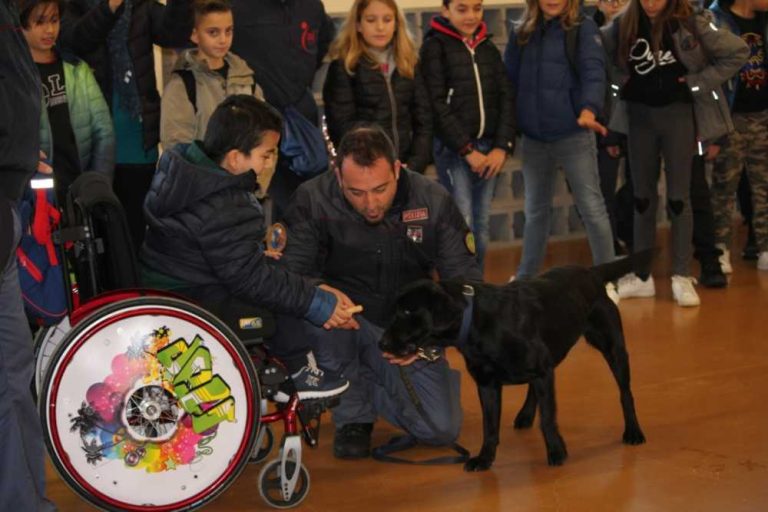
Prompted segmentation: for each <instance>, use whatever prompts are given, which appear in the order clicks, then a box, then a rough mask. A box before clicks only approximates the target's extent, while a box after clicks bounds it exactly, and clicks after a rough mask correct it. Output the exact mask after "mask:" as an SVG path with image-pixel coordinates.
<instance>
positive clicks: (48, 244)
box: [32, 189, 61, 265]
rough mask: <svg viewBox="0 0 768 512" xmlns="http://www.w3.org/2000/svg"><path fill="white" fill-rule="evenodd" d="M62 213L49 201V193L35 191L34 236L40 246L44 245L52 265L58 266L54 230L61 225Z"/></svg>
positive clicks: (41, 190) (42, 190)
mask: <svg viewBox="0 0 768 512" xmlns="http://www.w3.org/2000/svg"><path fill="white" fill-rule="evenodd" d="M60 220H61V213H60V212H59V210H57V209H56V207H54V206H53V205H52V204H51V203H50V202H49V201H48V191H47V190H45V189H38V190H36V191H35V212H34V215H33V219H32V236H34V237H35V241H37V243H38V244H40V245H44V246H45V250H46V251H47V252H48V261H49V262H50V264H51V265H58V264H59V259H58V258H57V257H56V247H55V246H54V245H53V230H54V229H55V228H56V226H58V225H59V221H60Z"/></svg>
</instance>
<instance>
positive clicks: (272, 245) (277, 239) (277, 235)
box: [266, 222, 288, 252]
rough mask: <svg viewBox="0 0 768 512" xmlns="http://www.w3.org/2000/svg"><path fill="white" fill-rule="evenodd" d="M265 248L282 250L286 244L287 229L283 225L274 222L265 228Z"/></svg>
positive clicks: (276, 250)
mask: <svg viewBox="0 0 768 512" xmlns="http://www.w3.org/2000/svg"><path fill="white" fill-rule="evenodd" d="M266 243H267V249H268V250H270V251H275V252H283V249H285V246H286V245H288V230H287V229H286V227H285V226H283V225H282V224H280V223H279V222H276V223H274V224H272V225H271V226H269V227H268V228H267V236H266Z"/></svg>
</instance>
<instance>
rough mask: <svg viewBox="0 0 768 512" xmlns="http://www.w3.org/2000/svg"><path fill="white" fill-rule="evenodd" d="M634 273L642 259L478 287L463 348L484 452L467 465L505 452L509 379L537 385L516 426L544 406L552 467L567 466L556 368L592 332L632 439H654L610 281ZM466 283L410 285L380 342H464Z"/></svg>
mask: <svg viewBox="0 0 768 512" xmlns="http://www.w3.org/2000/svg"><path fill="white" fill-rule="evenodd" d="M631 270H632V262H631V261H630V260H629V259H624V260H619V261H616V262H612V263H608V264H605V265H600V266H597V267H592V268H584V267H575V266H571V267H560V268H555V269H553V270H550V271H548V272H546V273H544V274H542V275H541V276H539V277H536V278H533V279H527V280H520V281H514V282H512V283H509V284H507V285H505V286H495V285H490V284H472V287H473V288H474V299H473V300H474V305H473V314H472V318H471V325H470V328H469V335H468V336H467V339H466V341H465V342H464V343H462V344H460V345H458V346H457V348H458V349H459V350H460V351H461V353H462V354H463V355H464V359H465V361H466V365H467V369H468V370H469V373H470V374H471V375H472V377H473V378H474V379H475V382H476V383H477V387H478V392H479V395H480V405H481V408H482V411H483V446H482V449H481V450H480V453H479V455H478V456H476V457H473V458H471V459H470V460H469V461H468V462H467V463H466V464H465V466H464V469H465V470H467V471H482V470H486V469H488V468H490V467H491V464H492V463H493V460H494V458H495V457H496V447H497V445H498V444H499V422H500V418H501V386H502V385H503V384H522V383H529V388H528V395H527V397H526V399H525V403H524V404H523V407H522V409H521V410H520V412H519V413H518V414H517V417H516V418H515V428H527V427H530V426H531V425H532V423H533V419H534V416H535V414H536V405H537V403H538V406H539V413H540V415H541V420H540V424H541V431H542V433H543V435H544V442H545V443H546V446H547V461H548V463H549V464H550V465H560V464H562V463H563V461H564V460H565V458H566V457H567V452H566V448H565V442H564V441H563V438H562V437H561V436H560V432H559V430H558V428H557V422H556V414H555V381H554V369H555V367H556V366H557V365H558V364H559V363H560V362H561V361H562V360H563V359H564V358H565V356H566V355H567V354H568V351H569V350H570V349H571V347H573V345H574V344H575V343H576V342H577V341H578V339H579V337H580V336H582V335H584V337H585V338H586V340H587V342H588V343H589V344H590V345H592V346H593V347H595V348H596V349H598V350H599V351H600V352H601V353H602V354H603V357H604V358H605V360H606V361H607V362H608V366H610V368H611V371H612V372H613V376H614V377H615V378H616V382H617V383H618V386H619V390H620V392H621V407H622V409H623V412H624V425H625V428H624V437H623V440H624V443H626V444H641V443H644V442H645V437H644V436H643V433H642V431H641V430H640V425H639V424H638V422H637V416H636V415H635V405H634V400H633V398H632V392H631V391H630V387H629V380H630V379H629V357H628V355H627V351H626V348H625V344H624V333H623V329H622V325H621V317H620V315H619V310H618V308H617V307H616V305H615V304H614V303H613V302H612V301H611V299H610V298H609V297H608V295H607V294H606V291H605V283H607V282H608V281H615V280H616V279H618V278H619V277H620V276H622V275H624V274H626V273H628V272H631ZM465 284H466V283H463V282H457V281H443V282H440V283H435V282H433V281H430V280H421V281H418V282H415V283H413V284H411V285H409V286H407V287H406V288H405V289H404V290H403V291H402V293H401V295H400V296H399V298H398V301H397V308H396V314H395V317H394V320H393V321H392V323H391V325H390V326H389V328H388V329H387V330H386V332H385V333H384V335H383V337H382V339H381V341H380V342H379V345H380V348H381V349H382V350H383V351H385V352H390V353H393V354H396V355H398V356H407V355H411V354H414V353H416V352H417V351H418V350H419V349H433V348H434V347H444V346H449V345H457V341H456V340H457V338H458V335H459V332H460V329H461V323H462V316H463V313H464V310H465V307H466V306H467V305H468V300H470V299H469V298H468V297H467V296H466V295H465V294H464V291H465V288H464V285H465Z"/></svg>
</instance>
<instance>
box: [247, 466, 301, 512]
mask: <svg viewBox="0 0 768 512" xmlns="http://www.w3.org/2000/svg"><path fill="white" fill-rule="evenodd" d="M296 471H298V472H299V474H298V479H297V480H296V487H295V488H294V490H293V494H291V496H290V497H289V498H288V499H285V495H284V494H283V485H284V483H285V480H288V479H290V478H291V477H292V476H293V475H294V473H295V472H296ZM285 473H286V476H285V478H283V471H282V461H281V460H280V459H275V460H272V461H270V462H268V463H267V465H266V466H264V468H263V469H262V470H261V473H260V474H259V494H261V497H262V498H264V501H266V502H267V503H268V504H269V505H270V506H272V507H275V508H291V507H295V506H296V505H298V504H299V503H301V502H302V501H304V498H306V497H307V494H309V471H307V468H306V467H305V466H304V464H299V465H298V467H297V464H296V461H293V460H290V459H288V460H286V461H285Z"/></svg>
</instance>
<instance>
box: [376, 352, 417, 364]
mask: <svg viewBox="0 0 768 512" xmlns="http://www.w3.org/2000/svg"><path fill="white" fill-rule="evenodd" d="M382 355H383V356H384V359H386V360H387V361H389V363H390V364H396V365H398V366H408V365H410V364H413V362H414V361H416V360H417V359H418V358H419V355H418V354H412V355H410V356H406V357H397V356H396V355H395V354H390V353H389V352H382Z"/></svg>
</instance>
